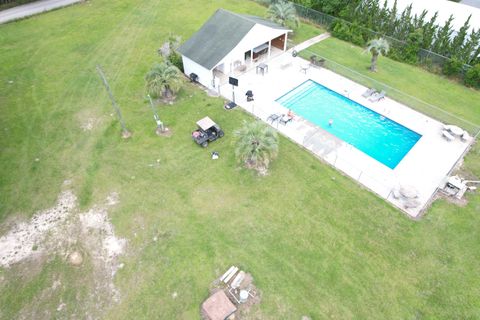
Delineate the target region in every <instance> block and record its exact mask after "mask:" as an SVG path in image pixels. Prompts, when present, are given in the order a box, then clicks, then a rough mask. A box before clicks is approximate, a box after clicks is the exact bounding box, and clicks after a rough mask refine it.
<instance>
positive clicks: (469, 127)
mask: <svg viewBox="0 0 480 320" xmlns="http://www.w3.org/2000/svg"><path fill="white" fill-rule="evenodd" d="M300 56H302V57H303V58H305V59H307V60H309V59H311V58H312V56H314V57H315V59H316V60H319V61H322V63H323V67H324V68H327V69H329V70H331V71H333V72H335V73H337V74H340V75H342V76H344V77H346V78H348V79H350V80H352V81H354V82H356V83H359V84H361V85H363V86H365V87H368V88H374V89H376V90H377V91H382V90H383V91H385V92H386V93H387V96H388V97H389V98H391V99H393V100H395V101H397V102H400V103H402V104H404V105H406V106H408V107H410V108H412V109H414V110H417V111H419V112H421V113H423V114H425V115H427V116H429V117H431V118H433V119H436V120H438V121H440V122H442V123H444V124H453V125H456V126H459V127H461V128H463V129H464V130H466V131H468V132H469V133H470V135H472V136H474V137H475V138H477V137H478V136H479V134H480V124H476V123H473V122H471V121H468V120H466V119H463V118H461V117H459V116H457V115H455V114H452V113H450V112H448V111H445V110H444V109H442V108H440V107H438V106H435V105H433V104H430V103H428V102H425V101H423V100H421V99H419V98H417V97H414V96H412V95H409V94H407V93H405V92H403V91H400V90H398V89H396V88H394V87H391V86H389V85H387V84H385V83H383V82H380V81H378V80H375V79H373V78H370V77H368V76H366V75H364V74H361V73H359V72H357V71H355V70H352V69H350V68H348V67H346V66H344V65H342V64H339V63H337V62H335V61H333V60H330V59H328V58H326V57H323V56H321V55H319V54H318V53H317V52H315V51H312V50H310V49H305V50H303V51H302V52H301V53H300Z"/></svg>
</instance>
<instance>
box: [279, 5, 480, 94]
mask: <svg viewBox="0 0 480 320" xmlns="http://www.w3.org/2000/svg"><path fill="white" fill-rule="evenodd" d="M380 1H381V0H293V1H292V2H294V3H297V4H300V5H302V6H304V7H307V8H311V9H314V10H317V11H320V12H323V13H326V14H329V15H332V16H334V17H338V18H341V19H335V20H334V21H333V22H332V24H331V25H330V26H329V28H330V31H331V33H332V34H333V35H334V36H336V37H337V38H340V39H343V40H347V41H349V42H352V43H354V44H357V45H359V46H365V45H366V44H367V43H368V41H370V40H371V39H373V38H378V37H379V36H387V37H390V38H393V39H391V40H392V41H390V42H391V43H390V44H391V49H390V51H389V54H388V56H389V57H390V58H393V59H395V60H399V61H402V62H407V63H411V64H417V63H419V62H420V60H421V59H422V58H423V56H422V53H424V52H425V51H424V50H428V51H431V52H434V53H436V54H438V55H441V56H444V57H447V58H449V59H448V60H447V61H446V62H445V63H442V70H441V71H442V72H443V73H444V74H446V75H448V76H465V77H464V79H465V82H466V84H468V85H473V86H477V85H479V81H480V80H479V79H476V78H478V77H479V76H478V74H479V73H480V29H478V30H474V29H472V30H471V31H469V30H470V22H471V21H470V20H471V18H470V17H469V18H468V19H467V20H466V21H465V22H464V24H463V26H462V27H461V28H460V29H459V30H458V31H455V30H454V29H453V20H454V17H453V15H451V16H450V18H449V19H448V20H447V21H445V23H444V24H443V25H439V24H438V21H437V19H438V12H436V13H434V14H433V16H431V17H430V18H427V15H428V12H427V11H426V10H424V11H423V12H422V13H420V14H414V13H413V12H412V5H410V6H408V7H406V8H405V9H404V10H403V11H400V10H399V9H398V7H397V1H395V3H394V5H393V6H392V7H389V6H388V5H387V1H385V2H383V4H381V2H380ZM273 2H275V0H273ZM422 49H423V50H422ZM421 62H422V63H425V62H427V63H428V61H421ZM469 66H474V67H472V68H469ZM471 78H473V79H471Z"/></svg>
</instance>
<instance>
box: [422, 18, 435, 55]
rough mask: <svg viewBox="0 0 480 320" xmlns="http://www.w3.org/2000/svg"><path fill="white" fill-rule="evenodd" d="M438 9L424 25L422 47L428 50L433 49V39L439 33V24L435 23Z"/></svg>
mask: <svg viewBox="0 0 480 320" xmlns="http://www.w3.org/2000/svg"><path fill="white" fill-rule="evenodd" d="M437 17H438V11H437V12H435V14H434V15H433V16H432V18H430V21H429V22H427V23H426V24H425V25H424V26H423V43H422V48H424V49H426V50H431V49H432V45H433V40H434V39H435V35H436V33H437V29H438V26H437V24H436V23H435V22H436V21H437Z"/></svg>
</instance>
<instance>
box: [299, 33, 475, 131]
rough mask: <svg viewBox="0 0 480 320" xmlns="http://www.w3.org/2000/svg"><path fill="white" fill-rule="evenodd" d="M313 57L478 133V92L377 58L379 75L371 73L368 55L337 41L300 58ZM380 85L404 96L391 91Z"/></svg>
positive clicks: (422, 109)
mask: <svg viewBox="0 0 480 320" xmlns="http://www.w3.org/2000/svg"><path fill="white" fill-rule="evenodd" d="M312 54H318V55H320V56H322V57H324V58H326V59H328V60H327V63H326V66H327V67H328V68H330V69H332V70H333V71H335V72H337V73H340V74H342V75H344V76H346V77H348V78H350V79H353V80H354V81H356V82H359V83H362V84H363V85H365V86H367V87H374V88H376V89H378V90H381V89H384V90H385V91H386V92H387V94H388V96H390V97H392V98H393V99H396V100H398V101H400V102H403V103H405V104H407V105H409V106H410V107H413V108H416V109H418V110H419V111H421V112H424V113H426V114H428V115H431V116H433V117H435V118H437V119H439V120H441V121H444V122H446V123H456V124H458V125H460V126H461V127H464V128H465V129H467V130H470V131H471V132H472V133H475V132H477V131H479V130H480V91H477V90H474V89H469V88H467V87H465V86H463V85H461V84H459V83H457V82H455V81H453V80H449V79H447V78H445V77H440V76H437V75H434V74H432V73H430V72H428V71H425V70H421V69H419V68H417V67H414V66H412V65H408V64H404V63H400V62H397V61H394V60H391V59H388V58H385V57H380V58H379V60H378V72H376V73H373V72H370V71H369V70H368V67H369V66H370V59H371V55H370V54H369V53H367V52H365V49H363V48H360V47H357V46H354V45H352V44H350V43H348V42H345V41H342V40H339V39H336V38H329V39H327V40H325V41H322V42H320V43H318V44H316V45H314V46H312V47H310V48H308V49H307V50H306V51H304V52H302V55H303V56H304V57H307V58H308V57H310V56H311V55H312ZM336 63H337V64H336ZM338 64H339V65H338ZM345 67H346V68H345ZM351 70H352V71H353V72H352V71H351ZM375 80H376V81H378V82H376V81H375ZM379 82H380V83H379ZM383 84H385V85H387V86H389V87H392V88H394V89H397V90H399V91H401V92H403V93H405V94H406V95H404V94H402V93H399V92H396V91H394V90H391V89H390V88H388V87H385V86H383ZM409 96H413V97H415V98H417V99H420V100H421V101H424V102H425V103H428V104H431V105H434V106H436V107H439V108H441V109H443V110H445V111H447V112H449V113H451V114H453V115H455V116H457V117H460V118H462V119H465V120H467V121H469V122H471V123H465V122H464V121H461V120H458V119H455V118H454V117H452V116H450V115H448V114H445V113H442V112H439V111H438V110H436V109H435V108H433V107H430V106H427V105H426V104H425V103H422V102H419V101H417V100H415V99H412V98H411V97H409Z"/></svg>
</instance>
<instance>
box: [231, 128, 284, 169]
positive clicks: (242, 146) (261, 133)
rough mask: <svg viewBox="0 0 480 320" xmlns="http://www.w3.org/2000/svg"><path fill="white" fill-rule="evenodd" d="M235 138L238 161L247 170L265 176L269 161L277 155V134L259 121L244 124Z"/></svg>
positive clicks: (236, 132)
mask: <svg viewBox="0 0 480 320" xmlns="http://www.w3.org/2000/svg"><path fill="white" fill-rule="evenodd" d="M235 136H236V137H237V141H236V148H235V154H236V156H237V158H238V159H239V161H241V162H242V163H244V164H245V165H246V166H247V168H250V169H255V170H257V171H258V172H259V173H260V174H262V175H264V174H266V172H267V169H268V165H269V164H270V161H271V160H273V159H274V158H275V157H276V156H277V154H278V137H277V132H276V131H275V130H274V129H273V128H271V127H269V126H266V125H265V124H263V123H262V122H260V121H255V122H249V123H247V122H244V125H243V127H242V128H240V129H239V130H237V131H235Z"/></svg>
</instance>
